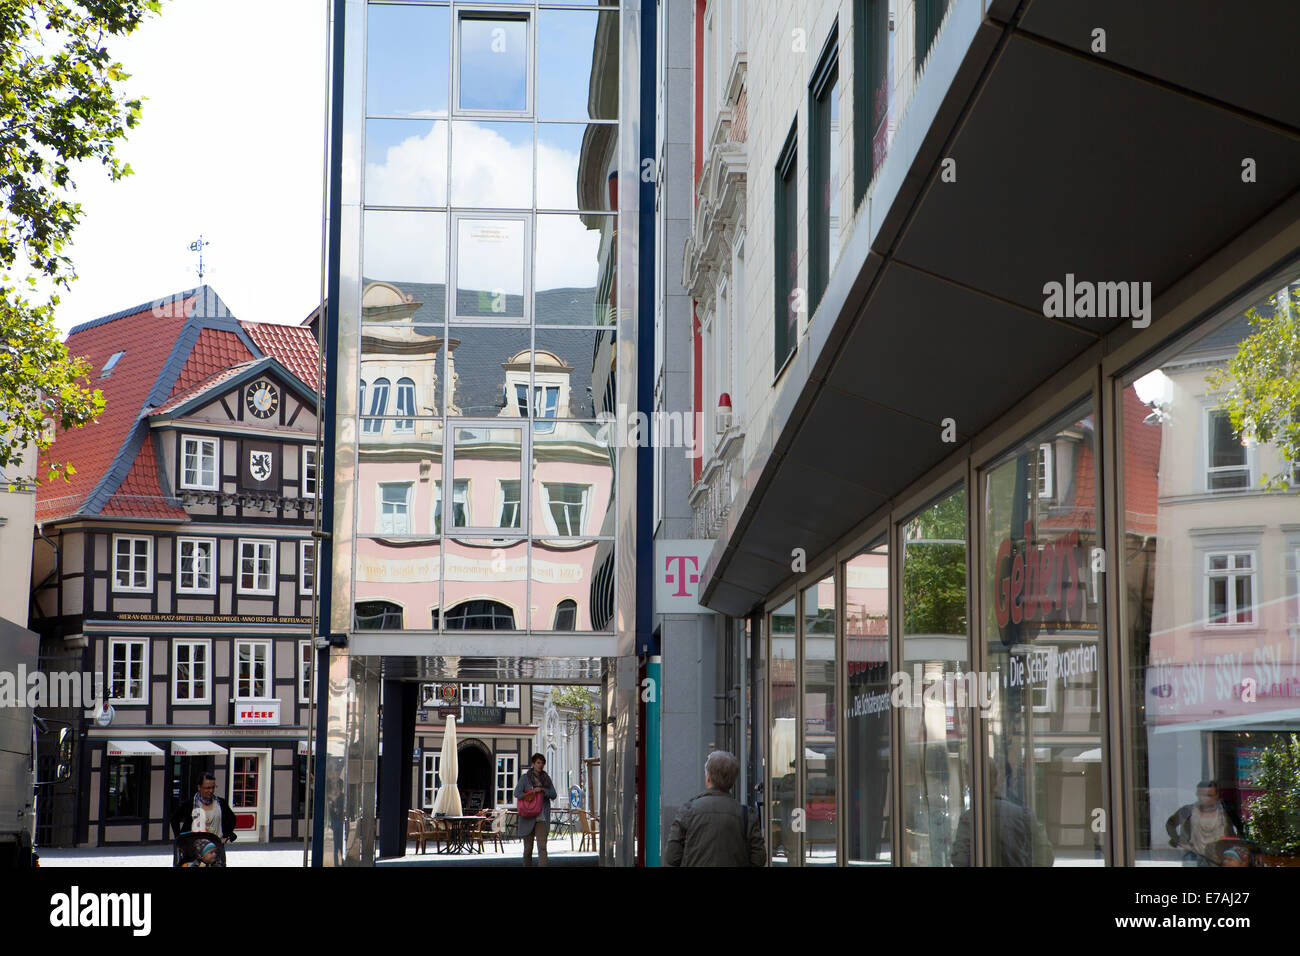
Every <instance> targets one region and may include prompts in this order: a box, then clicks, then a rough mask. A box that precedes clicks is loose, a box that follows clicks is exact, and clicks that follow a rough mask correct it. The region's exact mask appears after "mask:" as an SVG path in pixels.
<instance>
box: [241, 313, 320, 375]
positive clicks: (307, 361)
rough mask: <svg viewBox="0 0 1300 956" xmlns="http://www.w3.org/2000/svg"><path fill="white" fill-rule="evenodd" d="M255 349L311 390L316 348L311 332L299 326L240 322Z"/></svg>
mask: <svg viewBox="0 0 1300 956" xmlns="http://www.w3.org/2000/svg"><path fill="white" fill-rule="evenodd" d="M239 324H240V325H242V326H243V327H244V331H246V332H247V333H248V334H249V336H250V337H251V338H252V340H253V341H254V342H256V343H257V347H258V348H259V349H261V350H262V351H263V352H265V353H266V354H267V355H269V356H271V357H272V358H274V359H275V360H276V361H277V362H279V363H280V364H281V365H283V366H284V367H285V368H287V369H288V370H289V371H290V372H292V373H293V374H294V375H296V376H298V378H300V379H301V380H302V381H303V383H304V384H305V385H307V386H308V387H310V388H311V389H312V390H313V391H319V389H318V387H317V383H316V370H317V362H318V352H319V350H318V348H317V345H316V337H315V336H314V335H312V334H311V329H309V328H307V327H306V326H302V325H276V324H275V323H273V322H240V323H239Z"/></svg>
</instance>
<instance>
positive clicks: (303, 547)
mask: <svg viewBox="0 0 1300 956" xmlns="http://www.w3.org/2000/svg"><path fill="white" fill-rule="evenodd" d="M315 589H316V542H315V541H299V542H298V590H299V592H300V593H302V594H311V593H312V592H313V591H315Z"/></svg>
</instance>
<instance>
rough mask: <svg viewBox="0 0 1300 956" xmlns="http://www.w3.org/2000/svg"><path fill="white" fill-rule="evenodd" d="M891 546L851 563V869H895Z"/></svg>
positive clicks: (847, 749)
mask: <svg viewBox="0 0 1300 956" xmlns="http://www.w3.org/2000/svg"><path fill="white" fill-rule="evenodd" d="M889 637H890V630H889V545H888V544H886V543H881V544H878V545H875V546H872V547H869V548H867V549H865V550H863V551H861V552H859V553H858V554H856V555H854V556H853V557H852V558H850V559H849V560H848V561H846V562H845V564H844V659H845V671H846V676H847V684H846V686H847V690H846V696H845V708H844V723H843V741H844V758H843V759H844V763H845V784H846V785H845V791H844V799H843V805H844V813H845V814H846V816H847V824H846V826H845V830H844V839H845V841H846V842H845V847H844V857H845V861H846V862H847V863H849V864H882V863H883V864H889V863H890V862H892V860H893V858H894V852H893V846H892V843H893V839H892V836H891V825H890V797H889V794H890V759H889V755H890V746H889V741H890V737H889V721H890V717H889V711H890V704H889V692H890V683H889V677H890V670H889Z"/></svg>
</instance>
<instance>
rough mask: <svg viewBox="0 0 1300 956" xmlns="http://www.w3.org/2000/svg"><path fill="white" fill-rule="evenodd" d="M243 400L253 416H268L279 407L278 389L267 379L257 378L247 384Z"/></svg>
mask: <svg viewBox="0 0 1300 956" xmlns="http://www.w3.org/2000/svg"><path fill="white" fill-rule="evenodd" d="M245 401H246V402H247V404H248V410H249V412H251V413H252V415H253V417H254V418H270V417H271V416H272V415H274V414H275V411H276V409H277V408H279V407H280V391H279V389H277V388H276V387H275V385H274V384H272V383H271V382H270V381H268V380H267V379H264V378H259V379H258V380H257V381H256V382H254V383H253V384H252V385H250V386H248V396H247V398H246V399H245Z"/></svg>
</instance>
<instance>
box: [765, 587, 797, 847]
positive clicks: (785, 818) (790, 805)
mask: <svg viewBox="0 0 1300 956" xmlns="http://www.w3.org/2000/svg"><path fill="white" fill-rule="evenodd" d="M796 624H797V621H796V618H795V602H794V600H793V599H792V600H790V601H787V602H786V603H785V604H784V605H782V606H781V607H779V608H777V609H776V610H774V611H773V612H772V613H771V615H770V616H769V617H768V633H769V634H770V635H771V640H770V644H771V650H770V662H771V663H770V674H771V677H770V687H771V703H770V706H769V713H770V714H771V719H770V723H769V727H768V741H769V746H770V749H771V753H770V755H769V759H768V764H767V770H768V783H767V793H768V844H767V845H768V850H769V853H770V854H771V862H772V865H773V866H789V865H791V864H792V863H796V862H797V861H798V859H799V855H800V853H801V852H802V844H801V842H800V836H801V833H802V831H803V825H802V823H803V821H802V820H801V819H800V816H801V815H797V814H796V813H795V811H796V810H798V809H800V807H799V777H798V774H799V749H798V747H799V731H798V728H797V727H796V726H795V723H796V721H797V719H798V716H799V709H798V706H799V705H798V694H799V680H798V659H797V656H796V645H795V640H796V636H797V633H796Z"/></svg>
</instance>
